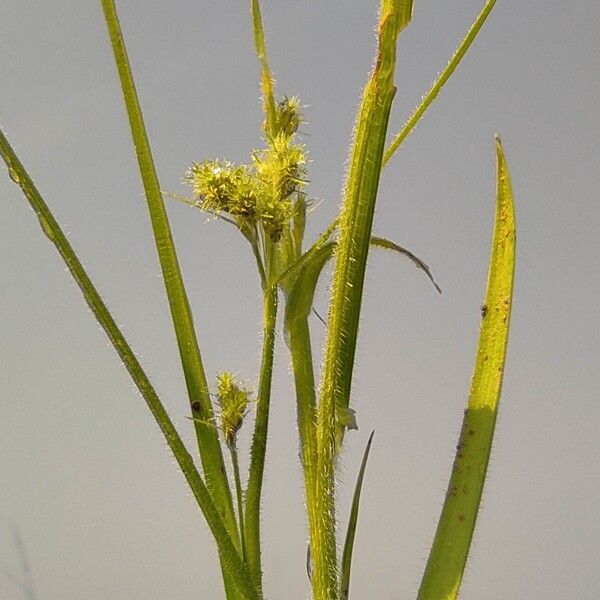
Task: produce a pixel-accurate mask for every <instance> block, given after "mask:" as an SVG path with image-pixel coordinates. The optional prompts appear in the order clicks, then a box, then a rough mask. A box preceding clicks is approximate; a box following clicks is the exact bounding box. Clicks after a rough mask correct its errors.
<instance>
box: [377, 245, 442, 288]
mask: <svg viewBox="0 0 600 600" xmlns="http://www.w3.org/2000/svg"><path fill="white" fill-rule="evenodd" d="M371 245H372V246H377V247H379V248H383V249H384V250H391V251H392V252H398V253H399V254H402V255H404V256H406V257H407V258H409V259H410V260H411V261H412V262H413V264H414V265H415V266H416V267H417V268H418V269H421V271H424V272H425V274H426V275H427V277H429V281H431V283H432V284H433V287H434V288H435V289H436V291H437V293H438V294H441V293H442V288H441V287H440V286H439V285H438V284H437V283H436V281H435V279H434V278H433V275H432V274H431V269H430V268H429V266H428V265H427V263H425V262H424V261H422V260H421V259H420V258H419V257H418V256H417V255H416V254H413V253H412V252H411V251H410V250H407V249H406V248H404V247H403V246H399V245H398V244H396V243H394V242H392V241H390V240H386V239H385V238H381V237H375V236H373V237H371Z"/></svg>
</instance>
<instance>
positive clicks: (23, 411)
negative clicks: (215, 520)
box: [0, 0, 600, 600]
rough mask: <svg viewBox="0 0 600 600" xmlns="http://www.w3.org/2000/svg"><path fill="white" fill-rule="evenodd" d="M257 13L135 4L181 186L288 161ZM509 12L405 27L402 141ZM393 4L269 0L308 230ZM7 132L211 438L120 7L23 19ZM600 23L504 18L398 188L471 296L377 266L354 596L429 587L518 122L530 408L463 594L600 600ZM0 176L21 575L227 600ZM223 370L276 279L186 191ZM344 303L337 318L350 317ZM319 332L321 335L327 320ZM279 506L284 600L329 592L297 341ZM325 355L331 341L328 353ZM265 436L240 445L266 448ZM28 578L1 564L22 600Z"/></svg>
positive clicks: (507, 394)
mask: <svg viewBox="0 0 600 600" xmlns="http://www.w3.org/2000/svg"><path fill="white" fill-rule="evenodd" d="M248 4H249V3H247V2H220V3H217V2H205V1H195V2H192V1H181V2H169V3H167V2H164V3H147V2H142V1H140V0H135V1H134V0H131V1H129V2H124V1H122V2H119V6H118V8H119V10H120V16H121V20H122V26H123V29H124V32H125V38H126V43H127V45H128V49H129V54H130V58H131V61H132V64H133V68H134V74H135V77H136V82H137V86H138V92H139V94H140V98H141V103H142V107H143V110H144V113H145V119H146V125H147V128H148V132H149V135H150V140H151V143H152V146H153V150H154V156H155V160H156V164H157V169H158V173H159V177H160V180H161V185H162V187H163V188H164V189H166V190H171V191H174V192H178V193H187V190H186V189H185V188H183V187H182V186H181V185H180V183H179V180H180V178H181V176H182V174H183V172H184V170H185V168H186V167H187V166H188V165H189V164H190V163H191V162H192V161H193V160H201V159H203V158H208V157H222V158H225V157H226V158H230V159H232V160H235V161H246V160H247V158H248V155H249V152H250V151H251V150H252V149H253V148H256V147H259V146H260V145H261V141H260V129H259V124H260V120H261V115H260V103H259V88H258V67H257V63H256V60H255V57H254V54H253V47H252V38H251V28H250V20H249V10H248V6H247V5H248ZM482 4H483V2H482V1H481V0H453V1H451V2H440V1H439V0H438V1H436V0H429V1H426V0H422V1H420V0H417V1H416V2H415V13H414V21H413V23H412V25H411V26H410V28H409V29H408V30H406V31H405V32H404V33H403V35H402V36H401V40H400V44H399V62H398V69H397V77H396V80H397V85H398V93H397V96H396V103H395V107H394V110H393V114H392V117H391V124H390V129H391V131H396V130H398V129H399V127H400V126H401V124H402V123H403V122H404V120H405V118H406V117H407V116H408V115H409V113H410V112H411V110H412V109H413V107H414V106H415V105H416V104H417V102H418V100H419V99H420V97H421V95H422V94H423V93H424V92H425V90H426V89H427V88H428V86H429V84H430V83H431V81H432V80H433V78H434V76H435V75H436V73H437V72H438V71H439V70H440V69H441V68H442V66H443V65H444V64H445V62H446V61H447V59H448V58H449V56H450V54H451V52H452V51H453V49H454V47H455V46H456V44H457V43H458V41H459V39H461V38H462V36H463V34H464V33H465V31H466V30H467V28H468V26H469V24H470V22H471V21H472V19H473V18H474V17H475V15H476V14H477V12H478V11H479V10H480V8H481V6H482ZM376 7H377V2H376V1H375V0H372V1H371V2H358V1H353V2H352V1H347V2H340V1H337V2H318V3H317V2H300V1H297V0H278V1H274V0H264V1H263V17H264V21H265V26H266V28H267V41H268V46H269V51H270V58H271V64H272V68H273V70H274V72H275V74H276V77H277V83H278V91H279V92H280V93H281V94H284V93H285V94H298V95H299V96H300V98H301V99H302V101H303V102H304V103H305V104H307V105H308V108H307V109H306V115H305V116H306V120H307V121H308V124H307V125H304V126H303V127H302V131H303V132H304V133H305V137H304V141H305V143H306V145H307V147H308V149H309V151H310V156H311V159H312V160H313V163H312V165H311V169H310V179H311V185H310V194H311V195H312V196H313V197H315V198H319V199H322V200H323V202H322V204H321V205H320V206H319V209H318V210H317V211H315V212H314V213H313V214H312V215H311V222H310V224H309V230H308V235H307V240H308V241H312V240H313V239H314V237H315V236H316V235H317V234H318V233H319V232H320V231H321V230H322V229H323V228H324V227H325V226H326V225H327V224H328V223H329V221H330V220H331V218H332V217H333V216H334V215H335V213H336V211H337V209H338V206H339V200H340V189H341V183H342V179H343V167H344V163H345V159H346V155H347V148H348V140H349V138H350V133H351V128H352V124H353V120H354V112H355V109H356V106H357V104H358V100H359V97H360V93H361V90H362V87H363V85H364V82H365V80H366V75H367V73H368V71H369V69H370V66H371V64H372V57H373V53H374V41H375V40H374V36H373V28H374V24H375V13H376ZM1 12H2V18H0V73H1V81H2V89H1V93H0V122H1V123H2V126H3V128H4V130H5V132H6V134H7V136H8V137H9V140H10V141H11V143H12V144H13V145H14V147H15V149H16V150H17V152H18V153H19V154H20V157H21V159H22V160H23V162H24V164H25V165H26V166H27V168H28V169H29V170H30V173H31V174H32V175H33V177H34V179H35V181H36V183H37V185H38V186H39V188H40V190H41V191H42V193H43V194H44V196H45V198H46V200H47V202H48V203H49V204H50V206H51V207H52V209H53V210H54V211H55V214H56V216H57V217H58V219H59V221H60V223H61V224H62V225H63V226H64V228H65V230H66V231H67V232H69V238H70V240H71V242H72V244H73V245H74V247H75V248H76V250H77V251H78V252H79V253H80V257H81V258H82V260H83V262H84V264H85V265H86V267H87V268H88V270H89V273H90V274H91V276H92V277H93V279H94V281H95V282H96V283H97V285H98V287H99V289H100V290H101V292H102V293H103V295H104V297H105V299H106V301H107V302H108V304H109V306H110V307H111V309H112V310H113V313H114V315H115V317H116V318H117V321H118V322H119V323H120V324H121V325H123V327H124V330H125V333H126V335H127V337H128V339H129V340H130V342H131V343H132V345H133V346H134V348H135V349H136V351H137V352H138V353H139V355H140V356H141V357H142V362H143V364H144V366H145V367H146V369H147V372H148V373H149V374H150V376H151V379H152V380H153V381H154V383H155V385H156V387H157V388H158V391H159V393H161V394H162V397H163V398H164V400H165V402H166V404H167V406H168V408H169V410H170V412H171V414H172V415H173V418H174V419H175V421H176V422H177V424H178V425H179V427H180V429H181V430H182V431H183V432H184V434H185V437H186V440H188V441H190V447H193V445H192V437H191V435H190V434H191V432H192V427H191V424H190V422H189V421H188V420H187V419H186V418H185V416H186V414H187V408H186V406H187V401H186V398H185V388H184V384H183V379H182V376H181V372H180V367H179V364H178V358H177V352H176V348H175V344H174V336H173V334H172V331H171V323H170V317H169V315H168V311H167V303H166V299H165V295H164V291H163V287H162V282H161V278H160V275H159V267H158V264H157V259H156V256H155V250H154V248H153V242H152V239H151V235H150V227H149V220H148V217H147V213H146V207H145V202H144V200H143V197H142V193H141V184H140V181H139V176H138V172H137V165H136V163H135V161H134V156H133V152H132V148H131V142H130V138H129V130H128V126H127V123H126V119H125V113H124V109H123V106H122V99H121V91H120V88H119V84H118V81H117V77H116V71H115V67H114V65H113V60H112V55H111V53H110V50H109V45H108V40H107V34H106V31H105V26H104V22H103V18H102V15H101V10H100V6H99V3H95V2H76V1H74V0H62V1H60V2H35V1H28V0H3V2H2V11H1ZM599 23H600V8H599V5H598V3H597V2H591V1H584V0H580V1H579V2H572V3H568V4H566V3H564V2H558V1H553V0H546V1H542V0H534V1H530V2H517V1H516V0H498V3H497V6H496V8H495V10H494V12H493V13H492V15H491V17H490V19H489V21H488V24H487V25H486V27H485V28H484V30H483V31H482V33H481V34H480V37H479V39H478V40H477V42H476V43H475V45H474V47H473V48H472V50H471V51H470V54H469V55H468V56H467V57H466V59H465V60H464V62H463V64H462V65H461V67H460V68H459V70H458V72H457V73H456V74H455V76H454V78H453V79H452V80H451V82H450V83H449V84H448V86H447V87H446V89H445V90H444V91H443V93H442V95H441V96H440V99H439V100H438V102H437V103H436V104H435V105H434V106H433V107H432V108H431V109H430V111H429V113H428V115H427V116H426V118H425V119H424V121H422V122H421V124H420V125H419V126H418V128H417V130H416V131H415V132H414V133H413V135H412V136H411V137H410V138H409V139H408V141H407V142H406V143H405V145H404V148H403V149H402V150H401V151H400V152H399V153H398V154H397V155H396V157H395V158H394V159H393V160H392V161H391V163H390V165H389V166H388V168H387V169H386V170H385V172H384V176H383V180H382V185H381V188H380V196H379V201H378V209H377V215H376V222H375V230H376V231H377V232H378V233H380V234H382V235H385V236H388V237H391V238H393V239H394V240H397V241H398V242H399V243H401V244H403V245H405V246H407V247H408V248H410V249H411V250H413V251H414V252H415V253H417V254H419V255H420V256H421V257H422V258H423V259H425V260H426V261H427V262H428V263H429V264H430V266H431V268H432V269H433V271H434V273H435V275H436V277H437V279H438V281H439V282H440V284H441V286H442V288H443V290H444V293H443V295H442V296H438V295H437V294H436V293H435V292H434V290H433V289H432V287H431V286H430V285H429V283H428V281H427V280H426V278H425V277H424V276H423V274H422V273H421V272H419V271H417V270H416V269H414V268H413V267H412V265H411V264H410V263H409V262H408V261H403V260H402V259H398V258H396V257H393V256H389V255H387V254H383V253H379V254H378V253H375V254H373V255H372V256H371V259H370V262H369V269H368V274H367V286H366V295H365V302H364V306H363V321H362V325H361V336H360V342H359V348H358V358H357V368H356V374H355V382H354V399H353V406H354V408H355V409H356V411H357V418H358V424H359V427H360V429H359V431H358V432H354V433H352V435H349V436H348V438H347V445H346V451H345V453H344V455H343V457H342V460H341V469H340V478H339V499H340V500H339V508H340V524H341V526H342V527H345V519H346V515H347V513H348V507H349V501H350V495H351V492H352V487H353V484H354V480H355V476H356V472H357V468H358V463H359V460H360V456H361V454H362V450H363V448H364V444H365V443H366V440H367V437H368V434H369V432H370V431H371V429H373V428H375V429H376V437H375V443H374V446H373V450H372V453H371V459H370V464H369V468H368V471H367V475H366V481H365V488H364V492H363V500H362V504H361V517H360V521H359V527H358V533H357V543H356V551H355V560H354V571H353V581H352V592H353V597H354V598H356V599H367V598H378V599H381V600H388V599H389V600H396V599H403V598H414V597H415V595H416V590H417V588H418V583H419V580H420V577H421V573H422V570H423V568H424V564H425V560H426V557H427V552H428V548H429V544H430V542H431V539H432V536H433V533H434V530H435V525H436V522H437V518H438V514H439V510H440V507H441V502H442V498H443V494H444V491H445V486H446V482H447V479H448V476H449V470H450V466H451V461H452V458H453V453H454V444H455V443H456V440H457V437H458V431H459V427H460V423H461V419H462V410H463V407H464V403H465V401H466V397H467V392H468V388H469V382H470V377H471V371H472V365H473V360H474V352H475V343H476V338H477V333H478V328H479V319H480V317H479V307H480V304H481V301H482V297H483V293H484V286H485V278H486V271H487V259H488V254H489V245H490V235H491V227H492V219H493V208H494V193H495V189H494V188H495V159H494V148H493V142H492V139H493V137H492V136H493V133H494V132H498V133H499V134H500V135H501V136H502V139H503V142H504V146H505V151H506V154H507V159H508V161H509V166H510V168H511V174H512V179H513V187H514V192H515V198H516V203H517V219H518V264H517V273H516V288H515V303H514V313H513V320H512V331H511V339H510V344H509V356H508V364H507V369H506V375H505V383H504V390H503V399H502V406H501V410H500V417H499V421H498V426H497V435H496V440H495V444H494V448H493V453H492V460H491V466H490V472H489V478H488V481H487V484H486V489H485V492H484V499H483V508H482V511H481V513H480V520H479V523H478V527H477V531H476V536H475V541H474V544H473V548H472V552H471V557H470V561H469V568H468V570H467V574H466V578H465V581H464V585H463V589H462V594H461V598H463V599H465V600H469V599H471V600H475V599H477V600H496V599H503V600H504V599H514V600H521V599H523V600H525V599H527V600H533V599H535V600H542V599H544V600H552V599H557V600H558V599H559V598H560V599H562V598H571V599H573V600H593V599H596V598H598V597H600V571H599V570H598V556H599V555H600V517H599V516H598V506H599V505H600V477H599V475H598V473H599V467H600V458H599V457H600V443H599V441H598V440H599V436H598V431H599V430H600V406H599V402H598V389H599V384H600V377H599V375H598V368H597V364H598V351H597V349H598V345H599V342H600V327H599V318H598V310H597V303H598V297H599V295H600V285H599V279H598V274H597V256H598V253H599V251H600V245H599V243H598V230H599V226H600V212H599V210H598V189H600V174H599V169H598V140H599V139H600V117H599V112H598V98H599V91H600V84H599V79H598V76H597V74H598V67H599V62H600V61H599V57H600V41H599V39H600V36H598V24H599ZM2 171H3V174H2V176H1V177H0V198H1V201H2V216H1V218H0V269H1V271H0V281H1V282H2V283H1V293H0V335H1V338H2V345H1V350H0V378H1V382H2V386H1V389H2V395H1V396H0V415H1V416H0V567H1V568H3V569H4V568H7V569H10V570H12V571H13V572H15V573H18V572H19V560H18V553H17V551H16V548H15V545H14V542H13V540H12V537H11V536H12V534H11V528H12V527H13V525H14V526H17V527H18V528H19V530H20V531H21V534H22V537H23V539H24V543H25V545H26V547H27V552H28V556H29V561H30V564H31V568H32V571H33V578H34V581H35V586H36V590H37V598H38V600H75V599H80V598H86V599H87V600H106V599H132V600H137V599H142V598H143V599H144V600H155V599H156V600H158V599H160V600H167V599H171V598H172V599H177V600H187V599H190V600H191V599H193V598H211V599H212V598H215V599H218V598H222V597H223V593H222V591H221V584H220V580H219V569H218V566H217V562H216V558H215V553H214V549H213V544H212V541H211V539H210V536H209V533H208V530H207V528H206V526H205V525H204V523H203V520H202V518H201V516H200V514H199V513H198V511H197V509H196V507H195V505H194V502H193V500H192V498H191V495H190V493H189V492H188V490H187V489H186V486H185V483H184V481H183V478H182V477H181V476H180V474H179V472H178V471H177V469H176V467H175V464H174V460H173V459H172V458H171V456H170V454H169V453H168V451H167V449H166V446H165V443H164V442H163V440H162V438H161V435H160V434H159V432H158V429H157V427H156V426H155V425H154V423H153V420H152V418H151V416H150V414H149V413H148V411H147V409H146V407H145V405H144V403H143V401H142V400H141V398H140V397H139V394H138V393H137V392H136V390H135V389H134V386H133V384H132V383H131V381H130V380H129V378H128V375H127V373H126V372H125V370H124V368H123V367H122V366H121V365H120V364H119V360H118V358H117V356H116V354H115V353H114V351H113V350H112V348H110V347H109V345H108V342H107V340H106V338H105V337H104V334H103V333H101V332H100V331H99V328H98V326H97V324H96V323H95V321H94V319H93V318H92V316H91V314H90V313H89V311H88V309H87V308H86V306H85V304H84V302H83V300H82V298H81V295H80V293H79V291H78V289H77V288H76V287H75V285H74V284H73V283H72V282H71V280H70V277H69V276H68V274H66V273H65V269H64V267H63V264H62V262H61V260H60V258H59V257H58V255H57V253H56V252H55V250H54V248H53V247H52V246H51V245H50V244H49V243H48V241H47V239H46V238H45V237H44V236H43V235H42V234H41V232H40V229H39V226H38V223H37V220H36V219H35V217H34V215H33V214H32V212H31V210H30V209H29V208H28V207H27V205H26V203H25V201H24V200H23V198H22V196H21V193H20V191H19V190H18V189H17V188H16V186H14V185H13V184H12V182H11V181H10V180H9V179H8V177H7V176H5V170H4V169H2ZM168 211H169V215H170V218H171V224H172V227H173V231H174V236H175V241H176V244H177V248H178V251H179V256H180V261H181V263H182V268H183V271H184V275H185V276H186V281H187V286H188V292H189V295H190V301H191V304H192V307H193V310H194V311H195V317H196V325H197V330H198V334H199V338H200V343H201V347H202V350H203V358H204V361H205V367H206V370H207V373H208V375H209V376H210V377H211V378H213V377H214V374H215V372H216V371H217V370H222V369H228V370H232V371H234V372H236V373H238V374H239V375H240V376H241V377H243V378H245V379H246V380H247V381H248V382H254V381H255V376H256V372H257V366H258V360H259V347H260V346H259V331H260V307H259V286H258V282H257V277H256V274H255V271H254V265H253V260H252V257H251V255H250V252H249V249H248V248H247V247H246V244H245V242H244V240H243V239H242V238H241V236H240V235H239V234H237V233H236V232H235V231H234V230H233V229H231V228H228V227H227V226H225V225H223V224H220V223H205V222H204V221H205V219H204V217H203V215H202V214H200V213H199V212H197V211H195V210H193V209H189V208H187V207H186V206H184V205H183V204H179V203H176V202H174V201H168ZM326 306H327V284H326V282H325V283H323V284H322V285H321V286H320V291H319V294H318V298H317V309H319V310H320V312H321V313H322V314H324V313H326ZM313 331H314V333H315V341H316V342H317V343H318V342H319V341H320V339H321V337H322V332H323V327H322V325H320V323H319V322H318V321H316V320H315V322H314V323H313ZM278 344H279V346H278V348H279V350H280V351H281V354H280V356H279V358H278V360H277V365H276V374H275V380H274V390H273V392H274V393H273V402H272V404H273V408H272V411H273V412H272V429H271V437H270V440H269V456H268V463H267V470H266V479H265V488H264V492H265V494H264V509H263V529H264V559H263V560H264V569H265V573H266V575H265V581H266V595H267V597H268V598H271V599H284V598H290V599H296V598H298V599H301V598H306V597H307V595H308V591H309V585H308V580H307V577H306V574H305V566H304V561H305V552H306V539H307V534H306V530H305V525H304V520H305V519H304V512H303V498H302V480H301V472H300V467H299V463H298V458H297V452H298V442H297V433H296V428H295V407H294V400H293V393H292V387H291V380H290V376H289V372H288V366H287V361H288V356H287V351H286V349H285V346H284V344H283V340H282V338H281V336H280V338H279V340H278ZM315 355H316V357H317V359H318V357H319V356H320V351H319V350H316V351H315ZM249 431H250V428H249V427H246V430H245V431H244V430H243V432H242V434H241V448H242V449H245V448H247V440H248V433H249ZM13 598H14V599H18V598H19V592H18V589H17V588H15V587H14V585H13V584H12V583H11V581H10V580H9V579H8V578H7V577H6V576H5V575H4V574H2V573H0V599H2V600H9V599H13Z"/></svg>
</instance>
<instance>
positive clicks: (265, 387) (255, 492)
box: [246, 261, 277, 591]
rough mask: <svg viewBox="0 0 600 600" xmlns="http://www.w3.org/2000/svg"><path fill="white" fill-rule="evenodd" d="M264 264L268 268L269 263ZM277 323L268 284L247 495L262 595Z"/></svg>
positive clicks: (249, 539)
mask: <svg viewBox="0 0 600 600" xmlns="http://www.w3.org/2000/svg"><path fill="white" fill-rule="evenodd" d="M265 262H267V264H269V261H265ZM276 321H277V285H274V284H273V283H267V287H266V289H265V292H264V298H263V350H262V359H261V366H260V378H259V385H258V398H257V403H256V421H255V425H254V435H253V438H252V457H251V460H250V470H249V474H248V488H247V491H246V549H247V556H248V566H249V567H250V572H251V574H252V577H253V582H254V585H255V587H256V588H257V589H258V590H259V591H261V590H262V569H261V555H260V554H261V553H260V499H261V492H262V482H263V474H264V469H265V455H266V450H267V433H268V427H269V408H270V401H271V379H272V374H273V352H274V348H275V324H276Z"/></svg>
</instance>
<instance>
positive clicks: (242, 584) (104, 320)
mask: <svg viewBox="0 0 600 600" xmlns="http://www.w3.org/2000/svg"><path fill="white" fill-rule="evenodd" d="M0 154H1V155H2V158H3V159H4V162H5V163H6V165H7V167H8V172H9V175H10V177H11V179H12V180H13V181H14V182H15V183H16V184H17V185H19V186H20V187H21V189H22V190H23V193H24V194H25V197H26V198H27V200H28V201H29V203H30V205H31V207H32V208H33V210H34V211H35V213H36V215H37V217H38V219H39V222H40V225H41V227H42V231H43V232H44V234H45V235H46V236H47V237H48V239H49V240H50V241H51V242H52V243H53V244H54V245H55V247H56V249H57V250H58V252H59V254H60V255H61V256H62V258H63V260H64V262H65V264H66V266H67V268H68V269H69V271H70V273H71V275H72V276H73V278H74V279H75V282H76V283H77V285H78V286H79V288H80V289H81V291H82V293H83V296H84V298H85V301H86V302H87V304H88V306H89V307H90V309H91V310H92V312H93V313H94V316H95V317H96V319H97V321H98V323H100V325H101V327H102V328H103V329H104V331H105V332H106V335H107V336H108V338H109V340H110V341H111V343H112V345H113V347H114V348H115V350H116V351H117V354H118V355H119V357H120V358H121V360H122V361H123V364H124V365H125V368H126V369H127V371H128V372H129V374H130V375H131V378H132V379H133V381H134V382H135V384H136V386H137V388H138V389H139V391H140V393H141V394H142V396H143V398H144V400H145V401H146V404H147V405H148V408H149V409H150V411H151V413H152V416H153V417H154V419H155V421H156V423H157V424H158V426H159V427H160V430H161V431H162V433H163V435H164V437H165V439H166V441H167V444H168V446H169V448H170V449H171V452H172V453H173V456H174V457H175V460H176V461H177V464H178V465H179V468H180V469H181V471H182V473H183V475H184V477H185V479H186V481H187V483H188V485H189V486H190V489H191V490H192V493H193V494H194V498H195V499H196V501H197V503H198V506H199V507H200V509H201V510H202V513H203V514H204V517H205V518H206V522H207V523H208V526H209V527H210V530H211V531H212V533H213V535H214V537H215V540H216V542H217V545H218V547H219V554H220V556H221V561H222V564H223V566H224V570H225V571H226V572H227V573H228V577H230V579H231V581H232V582H233V584H234V585H235V586H236V588H237V589H238V590H239V592H240V594H241V595H242V596H243V597H245V598H248V599H249V600H258V599H259V595H258V593H257V592H256V590H255V589H254V587H253V586H252V583H251V579H250V577H249V573H248V570H247V568H246V566H245V565H244V563H243V562H242V560H241V558H240V556H239V554H238V551H237V549H236V547H235V545H234V543H233V542H232V538H231V536H230V534H229V532H228V531H227V528H226V526H225V524H224V522H223V519H222V517H221V515H220V511H219V509H218V507H217V506H215V503H214V502H213V499H212V497H211V494H210V493H209V491H208V489H207V487H206V486H205V484H204V482H203V480H202V478H201V476H200V474H199V473H198V470H197V469H196V466H195V464H194V461H193V459H192V457H191V456H190V454H189V453H188V451H187V449H186V447H185V446H184V444H183V441H182V440H181V437H180V436H179V433H178V431H177V429H176V428H175V426H174V425H173V423H172V422H171V420H170V418H169V415H168V414H167V412H166V411H165V409H164V406H163V405H162V403H161V401H160V399H159V397H158V395H157V394H156V392H155V390H154V387H153V386H152V384H151V382H150V380H149V379H148V377H147V376H146V373H145V372H144V370H143V368H142V366H141V365H140V363H139V361H138V360H137V358H136V356H135V354H134V353H133V351H132V349H131V347H130V346H129V344H128V342H127V340H126V339H125V337H124V336H123V334H122V333H121V331H120V330H119V328H118V326H117V324H116V323H115V321H114V319H113V317H112V315H111V314H110V312H109V311H108V309H107V307H106V305H105V304H104V302H103V300H102V298H101V297H100V294H98V291H97V290H96V288H95V287H94V285H93V283H92V281H91V280H90V278H89V276H88V274H87V273H86V271H85V269H84V268H83V265H82V264H81V262H80V261H79V259H78V258H77V255H76V254H75V252H74V251H73V248H72V247H71V245H70V244H69V242H68V240H67V238H66V236H65V235H64V233H63V231H62V230H61V228H60V226H59V225H58V223H57V222H56V220H55V219H54V216H53V215H52V213H51V211H50V209H49V208H48V206H47V205H46V203H45V202H44V200H43V198H42V197H41V195H40V193H39V192H38V190H37V188H36V187H35V185H34V184H33V182H32V180H31V178H30V177H29V175H28V174H27V171H26V170H25V168H24V167H23V165H22V164H21V162H20V161H19V159H18V157H17V156H16V154H15V153H14V151H13V149H12V148H11V146H10V144H9V143H8V140H7V139H6V137H5V136H4V134H3V133H2V131H0Z"/></svg>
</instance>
